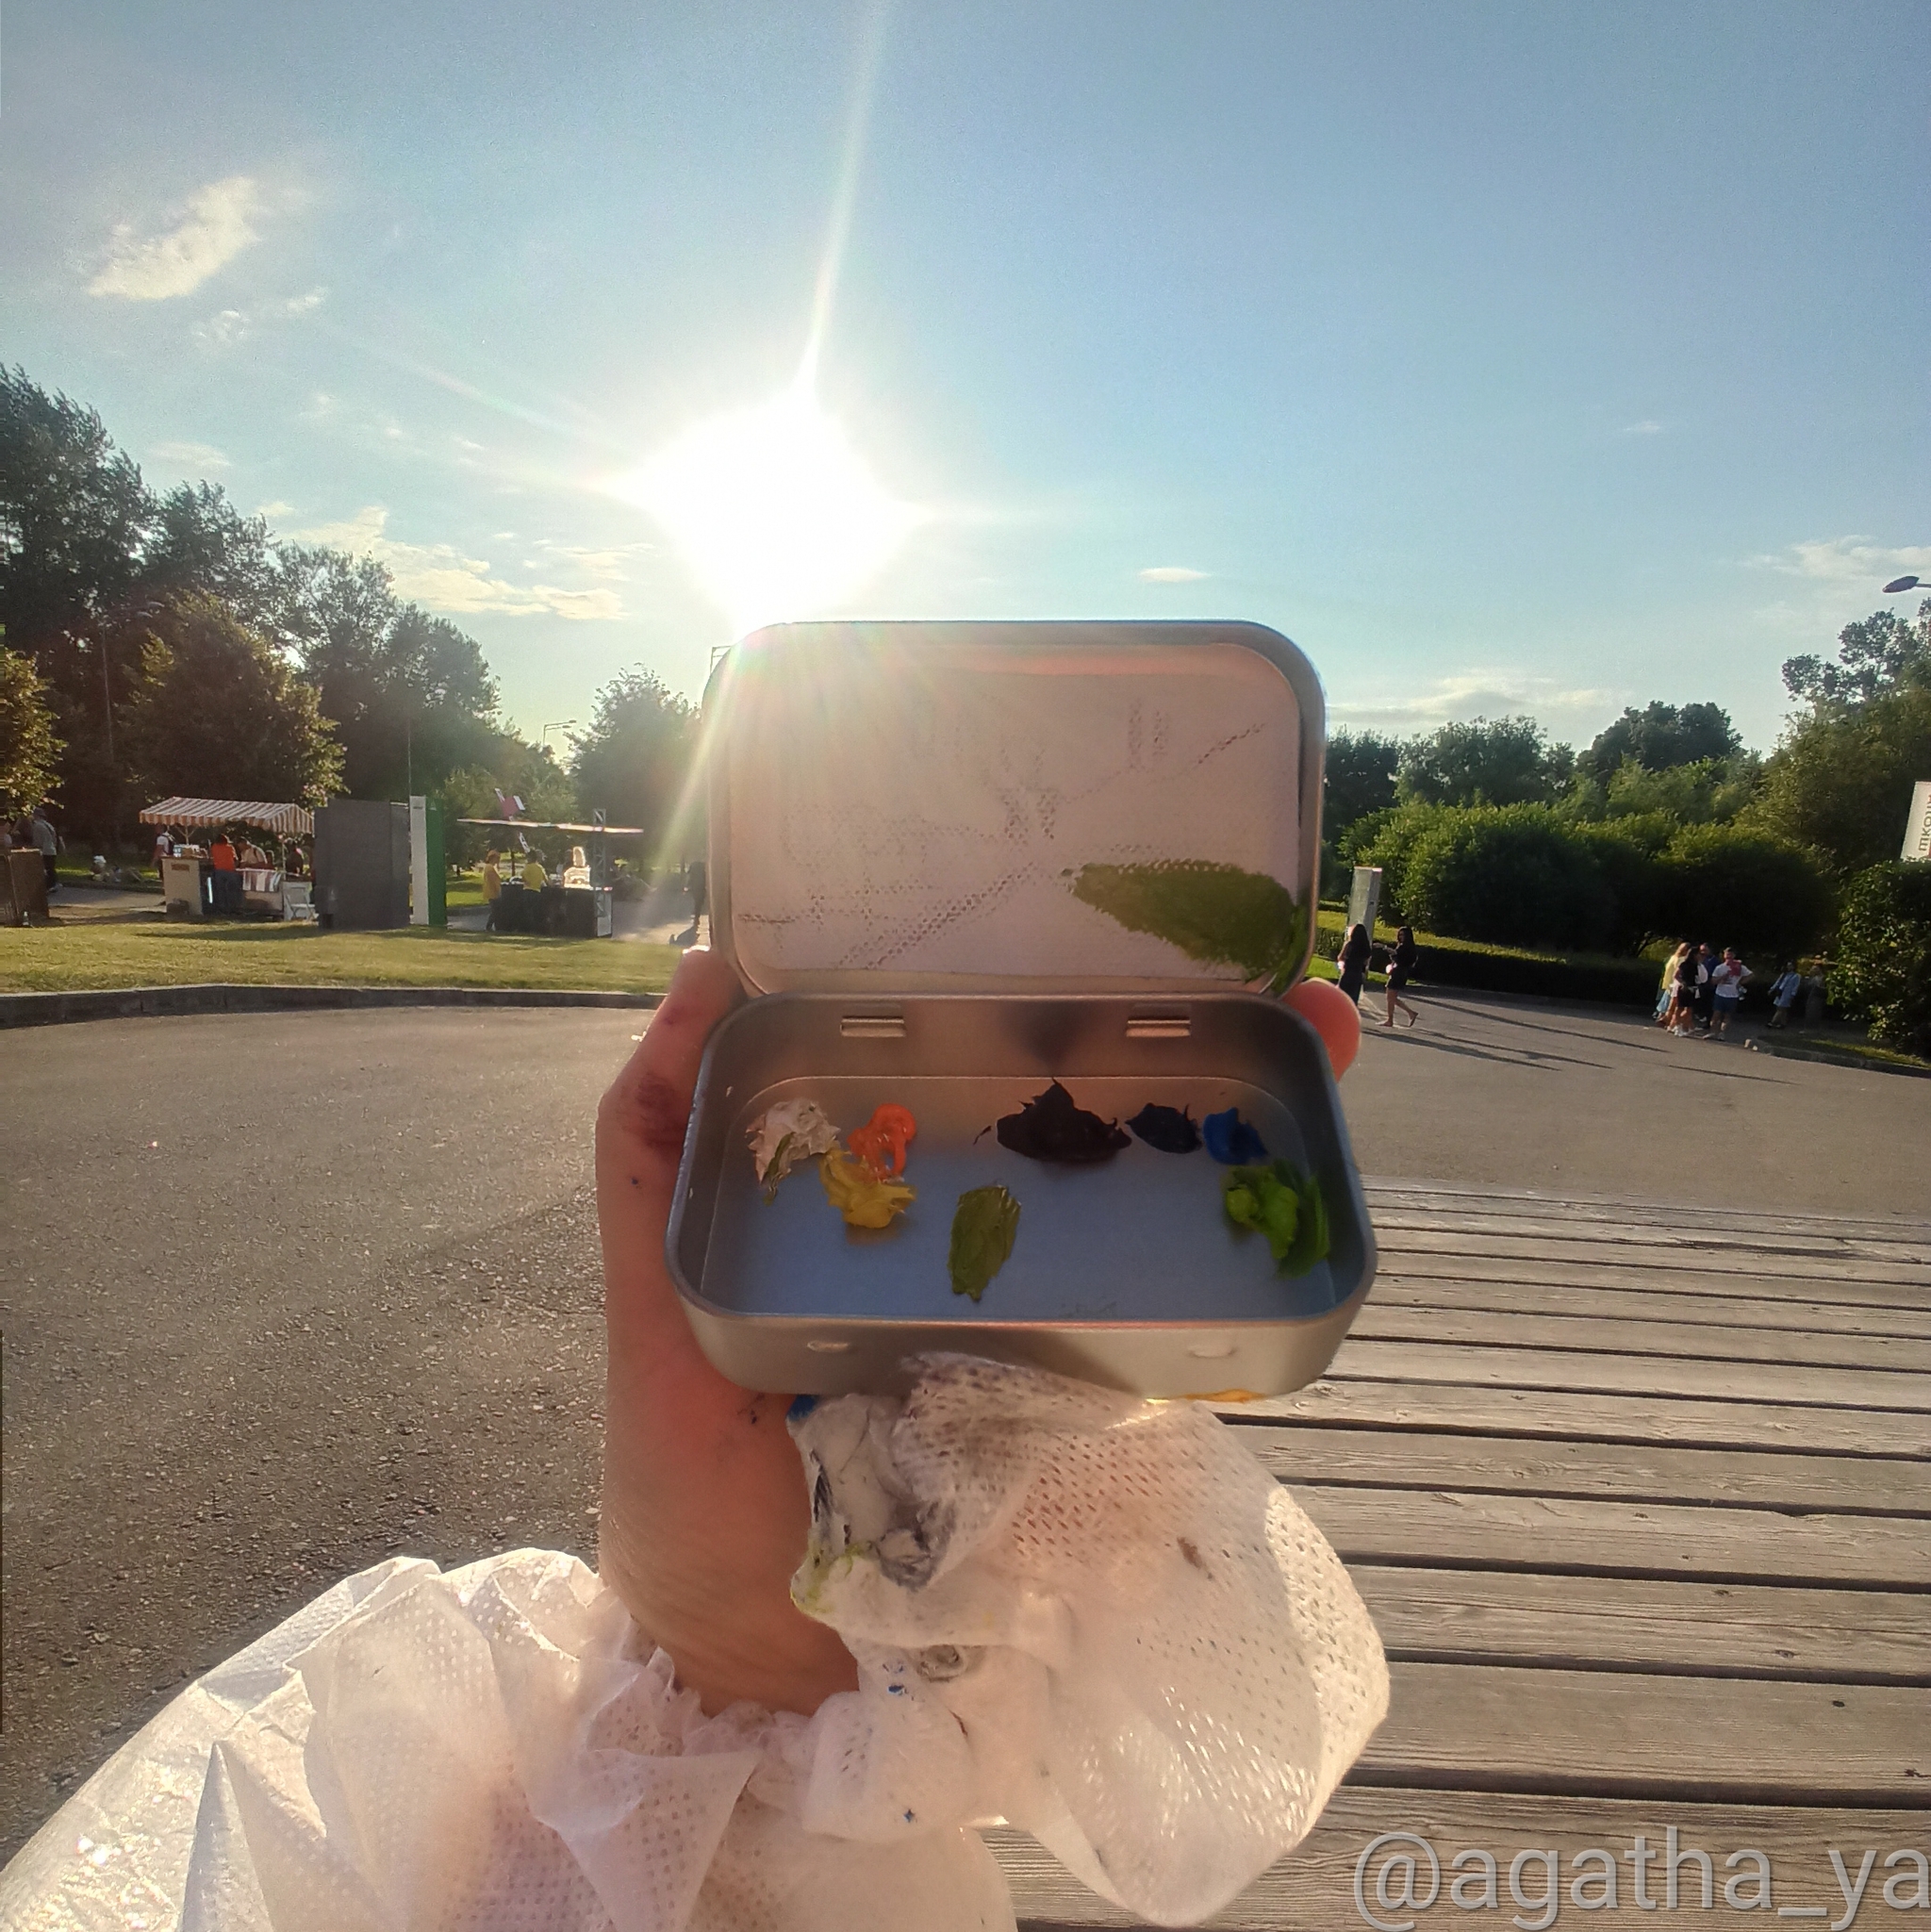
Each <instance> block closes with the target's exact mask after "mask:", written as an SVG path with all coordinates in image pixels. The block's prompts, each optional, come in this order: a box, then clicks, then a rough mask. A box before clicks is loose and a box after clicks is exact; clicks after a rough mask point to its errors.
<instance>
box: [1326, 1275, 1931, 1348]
mask: <svg viewBox="0 0 1931 1932" xmlns="http://www.w3.org/2000/svg"><path fill="white" fill-rule="evenodd" d="M1378 1308H1465V1309H1477V1308H1479V1309H1490V1310H1493V1311H1494V1312H1495V1313H1511V1314H1577V1315H1593V1316H1599V1317H1617V1318H1621V1319H1625V1320H1629V1321H1643V1322H1704V1323H1708V1324H1710V1325H1711V1326H1714V1327H1718V1328H1732V1329H1735V1328H1746V1329H1798V1330H1800V1331H1809V1330H1819V1331H1824V1330H1827V1331H1829V1332H1831V1333H1833V1334H1840V1335H1902V1336H1907V1337H1909V1338H1911V1339H1912V1340H1918V1341H1931V1307H1926V1308H1923V1309H1916V1308H1899V1307H1881V1308H1880V1307H1867V1306H1865V1305H1863V1304H1862V1303H1859V1302H1842V1301H1820V1300H1815V1299H1811V1298H1808V1297H1801V1296H1800V1297H1793V1298H1791V1299H1789V1300H1785V1299H1784V1298H1782V1297H1781V1296H1774V1295H1762V1296H1758V1295H1752V1296H1738V1295H1701V1294H1693V1295H1692V1294H1686V1293H1684V1291H1683V1290H1682V1289H1680V1288H1674V1287H1673V1288H1663V1289H1657V1288H1652V1287H1643V1288H1601V1287H1591V1286H1580V1285H1577V1284H1576V1283H1574V1282H1570V1281H1563V1282H1561V1283H1560V1284H1544V1283H1531V1282H1518V1281H1495V1280H1488V1279H1486V1278H1483V1279H1480V1280H1464V1279H1459V1278H1446V1279H1444V1278H1440V1277H1429V1276H1422V1275H1410V1274H1407V1273H1405V1272H1395V1271H1393V1270H1385V1271H1383V1272H1380V1273H1378V1274H1377V1275H1376V1277H1375V1287H1374V1292H1373V1295H1372V1296H1371V1297H1370V1299H1369V1301H1368V1305H1367V1308H1366V1310H1364V1311H1363V1318H1364V1319H1365V1316H1366V1315H1367V1314H1369V1313H1373V1312H1374V1311H1375V1310H1376V1309H1378Z"/></svg>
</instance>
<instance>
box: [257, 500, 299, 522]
mask: <svg viewBox="0 0 1931 1932" xmlns="http://www.w3.org/2000/svg"><path fill="white" fill-rule="evenodd" d="M255 514H256V516H257V517H267V518H269V519H270V520H273V519H275V518H277V517H292V516H293V515H294V514H295V505H294V504H285V503H283V502H282V500H281V499H280V498H279V497H277V498H276V499H275V500H274V502H273V503H272V504H256V506H255Z"/></svg>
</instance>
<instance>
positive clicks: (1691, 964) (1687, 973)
mask: <svg viewBox="0 0 1931 1932" xmlns="http://www.w3.org/2000/svg"><path fill="white" fill-rule="evenodd" d="M1705 978H1706V974H1705V971H1704V966H1703V959H1702V949H1701V948H1700V947H1698V946H1696V945H1695V944H1693V943H1692V944H1690V945H1686V946H1684V947H1683V948H1682V949H1681V954H1680V957H1679V958H1678V959H1677V961H1676V997H1675V999H1673V1000H1672V1001H1671V1003H1670V1032H1673V1033H1674V1034H1675V1036H1676V1037H1677V1039H1679V1040H1687V1039H1688V1038H1689V1037H1690V1029H1691V1028H1692V1026H1693V1025H1694V1024H1695V1020H1696V989H1697V987H1698V986H1700V985H1701V984H1702V983H1703V981H1704V979H1705Z"/></svg>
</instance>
